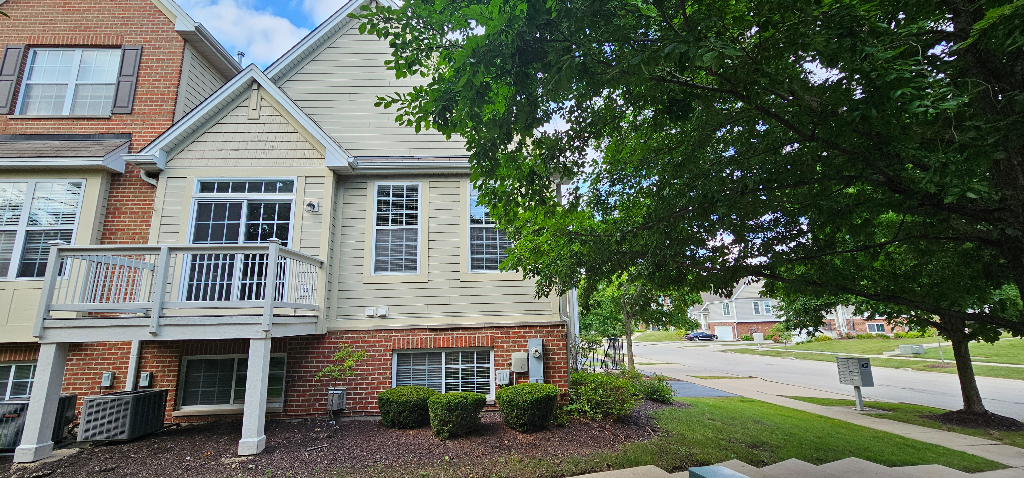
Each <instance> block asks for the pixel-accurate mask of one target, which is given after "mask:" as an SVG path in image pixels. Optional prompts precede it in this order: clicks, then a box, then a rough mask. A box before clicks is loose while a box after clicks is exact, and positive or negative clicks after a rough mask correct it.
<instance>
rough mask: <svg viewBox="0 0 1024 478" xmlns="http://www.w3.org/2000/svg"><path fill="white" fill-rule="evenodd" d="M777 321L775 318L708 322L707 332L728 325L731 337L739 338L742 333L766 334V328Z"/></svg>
mask: <svg viewBox="0 0 1024 478" xmlns="http://www.w3.org/2000/svg"><path fill="white" fill-rule="evenodd" d="M778 323H779V321H777V320H773V321H769V322H709V323H708V332H710V333H712V334H714V333H715V327H729V328H732V329H733V338H734V339H735V340H739V339H740V337H742V336H743V335H753V334H755V333H761V334H767V333H768V330H769V329H771V328H772V327H774V326H775V325H776V324H778Z"/></svg>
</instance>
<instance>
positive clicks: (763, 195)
mask: <svg viewBox="0 0 1024 478" xmlns="http://www.w3.org/2000/svg"><path fill="white" fill-rule="evenodd" d="M1022 4H1024V2H1020V1H1018V2H1015V3H1008V2H1006V1H984V0H983V1H978V2H966V1H959V0H947V1H939V2H935V1H925V0H909V1H901V2H874V1H867V0H818V1H810V0H783V1H778V0H740V1H735V0H729V1H725V0H717V1H703V2H690V1H686V0H675V1H669V0H581V1H573V2H566V1H564V0H508V1H483V0H424V1H418V0H411V1H408V2H406V3H405V4H403V6H401V7H400V8H398V9H391V8H386V7H382V8H378V9H377V10H375V11H372V12H366V13H365V14H364V18H365V19H366V20H367V23H365V26H364V27H363V28H364V29H366V30H367V31H369V32H370V33H374V34H377V35H379V36H381V37H384V38H389V39H390V40H391V45H392V46H393V47H394V58H393V60H391V61H390V62H389V64H390V66H391V67H392V68H394V70H395V72H396V74H397V76H398V77H405V76H410V75H422V76H425V77H427V78H429V84H428V85H426V86H423V87H420V88H417V89H415V90H414V91H413V92H412V93H409V94H400V95H391V96H386V97H382V98H381V100H380V103H381V105H382V106H385V107H394V108H397V111H398V112H399V116H398V120H399V121H400V122H402V123H404V124H408V125H411V126H415V127H417V128H434V129H437V130H439V131H442V132H444V133H446V134H449V135H452V134H458V135H461V136H463V137H464V138H465V139H466V141H467V145H468V148H469V149H470V151H471V158H470V160H471V164H472V167H473V171H474V178H475V179H476V180H477V181H478V182H479V185H480V188H481V191H482V195H481V197H482V199H483V201H484V202H486V203H488V205H489V206H490V208H491V209H490V210H491V212H492V215H493V216H494V217H495V218H496V219H497V221H498V222H499V224H500V225H501V227H502V228H503V229H505V230H506V231H507V232H508V233H509V235H510V236H511V237H512V238H513V239H515V240H517V245H516V246H515V248H514V251H513V253H512V256H511V257H510V259H509V260H508V261H507V262H506V266H509V267H512V268H519V269H522V270H524V271H525V272H526V274H527V275H528V276H531V277H535V278H537V279H538V292H540V293H546V292H548V291H550V290H552V289H559V290H565V289H567V288H570V287H574V286H576V285H577V284H578V283H579V281H580V278H581V277H582V276H583V275H584V274H585V275H586V276H587V277H588V280H591V278H593V279H595V280H608V279H610V278H612V277H615V276H616V275H617V274H620V273H622V272H623V271H630V275H631V277H633V278H635V279H637V280H638V281H640V282H641V283H644V284H650V285H652V286H653V287H659V288H660V287H664V288H684V289H689V290H694V289H697V290H707V289H711V290H713V291H715V292H720V293H724V292H726V291H728V290H730V289H731V288H732V286H733V284H735V283H736V282H737V281H738V280H739V279H741V278H743V277H748V276H754V277H761V278H766V279H768V280H769V281H770V282H773V283H775V284H780V287H786V288H788V289H787V290H789V291H814V293H815V294H818V295H821V296H832V297H834V296H847V297H856V298H858V299H862V300H865V301H872V302H874V303H878V304H885V305H884V307H894V308H899V309H900V310H901V311H912V312H913V313H917V314H927V315H929V316H933V317H939V318H941V320H942V321H945V322H946V323H948V324H955V325H956V326H955V327H952V328H951V329H950V330H954V329H957V327H959V326H960V325H962V326H963V328H964V330H967V331H979V332H978V333H977V334H974V335H970V334H968V335H967V336H962V335H963V334H953V335H954V336H950V339H951V340H953V341H954V349H957V350H960V349H962V350H966V340H968V339H969V338H970V337H972V336H982V335H986V334H988V333H989V332H988V331H990V330H994V329H995V328H1001V329H1005V330H1008V331H1011V332H1013V333H1014V334H1018V335H1021V334H1024V320H1022V318H1021V312H1020V311H1021V307H1020V303H1021V292H1022V291H1024V229H1022V227H1024V226H1021V225H1022V224H1024V135H1022V134H1021V132H1022V131H1024V117H1022V110H1024V95H1022V87H1024V49H1022V44H1024V34H1022V33H1021V32H1024V15H1022V14H1021V13H1022V12H1024V7H1021V5H1022ZM553 183H558V184H567V185H570V186H569V187H567V188H562V187H553V186H552V184H553ZM880 307H881V306H880ZM972 333H973V332H972ZM979 334H980V335H979ZM957 343H959V344H960V345H959V346H958V345H956V344H957ZM967 361H968V363H969V358H967ZM958 362H959V358H958ZM962 373H963V372H962ZM963 385H964V386H965V387H967V386H970V384H969V383H964V384H963ZM967 396H968V394H967V393H965V397H967ZM972 396H973V394H972ZM965 409H966V410H968V411H972V412H983V411H984V407H983V405H982V403H981V401H980V399H978V400H971V401H965Z"/></svg>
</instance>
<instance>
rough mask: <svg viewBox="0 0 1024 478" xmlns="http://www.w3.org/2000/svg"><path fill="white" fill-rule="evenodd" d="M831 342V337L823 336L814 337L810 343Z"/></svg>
mask: <svg viewBox="0 0 1024 478" xmlns="http://www.w3.org/2000/svg"><path fill="white" fill-rule="evenodd" d="M831 341H832V337H829V336H827V335H825V334H821V335H815V336H814V338H813V339H811V342H831Z"/></svg>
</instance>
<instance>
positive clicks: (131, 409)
mask: <svg viewBox="0 0 1024 478" xmlns="http://www.w3.org/2000/svg"><path fill="white" fill-rule="evenodd" d="M166 406H167V390H166V389H161V390H138V391H130V392H114V393H107V394H104V395H96V396H92V397H85V400H84V402H83V403H82V419H81V421H80V423H79V425H78V441H107V440H132V439H135V438H138V437H140V436H143V435H148V434H150V433H153V432H155V431H159V430H160V429H162V428H163V427H164V409H165V408H166Z"/></svg>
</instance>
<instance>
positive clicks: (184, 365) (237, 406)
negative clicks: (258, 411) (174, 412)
mask: <svg viewBox="0 0 1024 478" xmlns="http://www.w3.org/2000/svg"><path fill="white" fill-rule="evenodd" d="M248 357H249V354H224V355H188V356H184V357H181V372H180V373H179V374H178V375H179V377H178V389H177V392H178V393H177V402H178V403H176V404H175V405H176V407H175V408H176V409H178V410H182V411H188V410H242V409H243V408H245V400H243V401H242V403H234V402H235V388H237V387H236V385H237V384H236V383H235V382H236V381H237V380H238V359H240V358H248ZM270 357H271V358H274V357H284V388H283V390H282V393H281V402H280V403H277V402H274V403H270V402H268V403H267V408H272V409H281V408H284V402H285V401H286V400H285V396H286V395H287V394H288V354H284V353H279V354H270ZM203 359H207V360H208V359H215V360H225V359H232V360H234V365H235V368H234V370H233V371H232V373H231V403H228V404H223V405H182V404H181V402H182V400H184V399H185V380H186V379H187V377H186V376H185V373H186V372H187V371H188V362H189V361H190V360H203ZM246 366H247V367H248V361H246ZM248 378H249V375H248V373H246V380H248ZM243 386H244V385H243Z"/></svg>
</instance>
